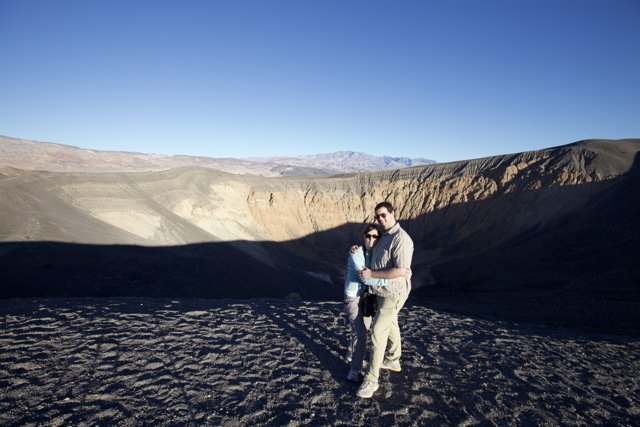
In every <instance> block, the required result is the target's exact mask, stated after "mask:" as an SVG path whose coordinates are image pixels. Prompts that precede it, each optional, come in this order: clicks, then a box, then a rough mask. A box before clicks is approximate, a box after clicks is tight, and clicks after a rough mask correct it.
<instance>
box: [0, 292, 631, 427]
mask: <svg viewBox="0 0 640 427" xmlns="http://www.w3.org/2000/svg"><path fill="white" fill-rule="evenodd" d="M400 321H401V327H402V328H403V335H404V347H403V349H404V355H403V365H402V367H403V371H402V372H401V373H390V372H383V373H382V375H381V389H380V390H379V391H378V392H377V393H376V394H375V395H374V398H373V399H369V400H362V399H358V398H356V397H355V391H356V388H357V386H356V385H353V384H351V383H349V382H348V381H346V379H345V377H346V374H347V371H348V366H347V363H346V361H345V348H346V336H347V329H346V324H345V321H344V318H343V314H342V304H341V303H337V302H322V303H315V302H303V303H301V304H290V303H287V302H285V301H281V300H256V301H238V300H234V301H230V300H197V299H185V300H170V299H142V298H126V299H114V298H111V299H71V300H59V299H34V300H2V301H0V324H1V326H2V327H1V328H0V391H1V393H0V425H3V426H13V425H96V424H97V425H114V424H115V425H143V424H146V425H175V424H180V425H203V424H205V425H229V426H232V425H238V426H241V425H267V424H268V425H290V426H296V425H392V424H397V425H425V424H436V425H464V426H471V425H558V424H563V425H594V424H609V425H639V424H640V392H639V386H640V384H639V383H640V341H639V340H638V339H637V338H625V337H618V336H606V335H590V334H585V333H582V332H576V331H564V330H562V331H559V330H552V329H544V328H540V327H535V326H530V325H525V324H514V323H503V322H495V321H487V320H478V319H473V318H468V317H464V316H458V315H452V314H449V313H443V312H437V311H433V310H431V309H428V308H425V307H420V306H409V307H406V308H405V309H404V310H403V311H402V313H401V319H400Z"/></svg>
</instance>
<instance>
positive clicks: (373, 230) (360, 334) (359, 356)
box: [344, 224, 403, 382]
mask: <svg viewBox="0 0 640 427" xmlns="http://www.w3.org/2000/svg"><path fill="white" fill-rule="evenodd" d="M362 236H363V239H364V245H363V246H358V247H357V249H355V250H352V251H351V253H350V255H349V261H348V263H347V278H346V280H345V282H344V304H345V311H346V314H347V318H348V319H349V325H350V327H351V336H350V340H349V356H350V357H351V369H350V370H349V374H348V375H347V379H348V380H349V381H354V382H357V381H358V379H359V376H360V370H361V369H362V363H363V361H364V356H365V352H366V350H367V331H368V330H369V328H370V327H371V317H364V316H363V315H362V296H363V295H364V293H365V290H366V286H386V285H388V284H389V282H390V280H387V279H368V280H365V281H364V282H363V281H362V280H360V278H359V277H358V272H359V271H361V270H364V269H365V268H366V267H368V266H369V260H370V258H371V250H372V249H373V247H374V246H375V244H376V242H377V240H378V238H379V237H380V231H379V229H378V227H377V226H376V225H374V224H369V225H367V226H366V227H365V229H364V232H363V233H362ZM402 277H403V276H402Z"/></svg>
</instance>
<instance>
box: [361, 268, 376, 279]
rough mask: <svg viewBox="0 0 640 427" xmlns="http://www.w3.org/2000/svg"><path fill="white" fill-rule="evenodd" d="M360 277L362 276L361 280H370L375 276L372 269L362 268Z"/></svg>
mask: <svg viewBox="0 0 640 427" xmlns="http://www.w3.org/2000/svg"><path fill="white" fill-rule="evenodd" d="M358 277H360V280H369V279H371V278H372V277H373V274H372V273H371V270H369V269H368V268H365V269H364V270H360V271H359V272H358Z"/></svg>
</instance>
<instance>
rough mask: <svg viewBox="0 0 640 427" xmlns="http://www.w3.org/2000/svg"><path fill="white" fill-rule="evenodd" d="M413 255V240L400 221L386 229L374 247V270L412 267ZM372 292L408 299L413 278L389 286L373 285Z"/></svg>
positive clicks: (372, 266) (372, 263) (372, 265)
mask: <svg viewBox="0 0 640 427" xmlns="http://www.w3.org/2000/svg"><path fill="white" fill-rule="evenodd" d="M412 257H413V240H411V237H409V235H408V234H407V232H406V231H404V230H403V229H402V228H401V227H400V224H399V223H396V225H394V226H393V227H391V229H390V230H388V231H386V232H385V233H384V234H382V236H380V240H378V243H377V244H376V245H375V246H374V247H373V251H372V255H371V269H372V270H374V271H375V270H386V269H389V268H393V267H401V268H411V258H412ZM369 290H370V292H372V293H374V294H376V295H380V296H381V297H391V298H394V299H406V298H407V297H408V296H409V292H411V279H407V278H405V279H404V280H402V281H400V282H396V281H395V280H394V281H393V282H392V283H391V284H389V285H387V286H372V287H370V288H369Z"/></svg>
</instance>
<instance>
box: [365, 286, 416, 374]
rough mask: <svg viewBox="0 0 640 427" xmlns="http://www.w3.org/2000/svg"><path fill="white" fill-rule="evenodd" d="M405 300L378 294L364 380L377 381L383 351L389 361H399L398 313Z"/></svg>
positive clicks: (400, 349) (400, 351) (400, 347)
mask: <svg viewBox="0 0 640 427" xmlns="http://www.w3.org/2000/svg"><path fill="white" fill-rule="evenodd" d="M406 300H407V299H406V298H403V299H401V300H397V299H394V298H384V297H381V296H378V314H377V315H376V318H375V320H374V321H373V329H372V330H371V356H370V357H369V368H368V369H367V375H366V376H365V378H364V380H365V381H373V382H377V381H378V375H379V374H380V367H381V366H382V362H383V361H384V359H385V352H386V359H387V360H388V361H389V362H397V361H400V356H401V355H402V346H401V343H400V327H399V326H398V313H399V312H400V309H401V308H402V307H403V306H404V303H405V301H406Z"/></svg>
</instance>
